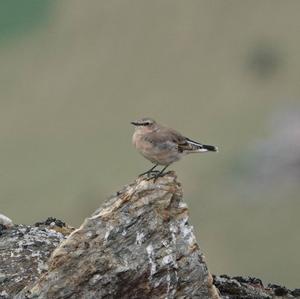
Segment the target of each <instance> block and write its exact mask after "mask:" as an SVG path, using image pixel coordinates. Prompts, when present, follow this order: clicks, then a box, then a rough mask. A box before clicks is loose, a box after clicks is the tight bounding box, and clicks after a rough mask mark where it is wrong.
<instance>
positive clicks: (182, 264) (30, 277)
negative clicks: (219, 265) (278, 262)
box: [0, 172, 300, 299]
mask: <svg viewBox="0 0 300 299" xmlns="http://www.w3.org/2000/svg"><path fill="white" fill-rule="evenodd" d="M0 229H1V230H0V261H1V263H0V298H16V299H25V298H27V299H29V298H55V299H60V298H78V299H79V298H80V299H85V298H86V299H89V298H91V299H92V298H125V299H126V298H130V299H131V298H133V299H134V298H139V299H143V298H170V299H171V298H200V299H206V298H207V299H208V298H209V299H217V298H226V299H246V298H247V299H267V298H278V296H280V297H279V298H282V299H283V298H286V299H287V298H299V297H300V296H299V295H300V294H299V293H300V292H299V290H294V291H290V290H287V289H286V288H284V287H280V286H276V285H268V286H267V287H264V286H263V284H262V282H261V281H260V280H259V279H253V278H243V277H234V278H230V277H228V276H226V275H223V276H214V277H212V276H211V275H210V273H209V271H208V268H207V265H206V263H205V260H204V256H203V253H202V252H201V250H200V248H199V246H198V244H197V242H196V239H195V236H194V232H193V227H192V226H191V225H190V224H189V222H188V209H187V206H186V204H185V203H184V202H183V199H182V189H181V186H180V184H179V183H178V182H177V180H176V176H175V174H174V173H173V172H171V173H168V174H166V175H165V176H163V177H160V178H158V179H157V180H156V181H155V182H154V181H153V180H148V179H147V178H146V177H142V178H138V179H137V180H136V181H135V182H134V183H132V184H130V185H127V186H125V187H124V188H123V189H122V190H121V191H119V192H117V193H116V194H115V195H114V196H112V197H111V198H110V199H108V200H107V201H106V202H105V203H104V204H103V206H102V207H101V208H100V209H99V210H97V211H96V212H95V213H94V214H93V215H92V216H91V217H89V218H87V219H86V220H85V221H84V223H83V224H82V225H81V227H80V228H78V229H77V230H73V229H72V228H70V227H67V226H66V225H65V224H64V223H63V222H62V221H59V220H57V219H55V218H48V219H47V220H46V221H45V222H39V223H36V224H35V226H25V225H14V226H12V227H11V226H4V225H2V226H1V227H0ZM51 253H52V254H51ZM50 255H51V256H50ZM49 256H50V258H49ZM216 287H217V288H218V289H217V288H216ZM298 296H299V297H298Z"/></svg>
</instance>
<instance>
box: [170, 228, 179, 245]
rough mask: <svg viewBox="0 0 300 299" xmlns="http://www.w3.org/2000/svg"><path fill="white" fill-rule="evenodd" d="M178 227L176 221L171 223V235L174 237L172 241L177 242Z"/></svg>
mask: <svg viewBox="0 0 300 299" xmlns="http://www.w3.org/2000/svg"><path fill="white" fill-rule="evenodd" d="M177 231H178V229H177V226H176V225H175V224H174V223H171V225H170V232H171V237H172V243H173V244H176V233H177Z"/></svg>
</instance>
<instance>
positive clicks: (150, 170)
mask: <svg viewBox="0 0 300 299" xmlns="http://www.w3.org/2000/svg"><path fill="white" fill-rule="evenodd" d="M157 166H158V164H155V165H154V166H153V167H152V168H151V169H149V170H148V171H146V172H143V173H141V174H140V175H139V176H142V175H145V174H148V173H150V172H152V171H153V170H154V169H155V168H156V167H157Z"/></svg>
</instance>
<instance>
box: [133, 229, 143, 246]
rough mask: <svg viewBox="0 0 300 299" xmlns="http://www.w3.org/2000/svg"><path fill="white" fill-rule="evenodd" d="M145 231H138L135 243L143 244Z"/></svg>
mask: <svg viewBox="0 0 300 299" xmlns="http://www.w3.org/2000/svg"><path fill="white" fill-rule="evenodd" d="M144 237H145V235H144V233H143V232H141V233H140V232H137V233H136V240H135V243H136V244H138V245H141V244H142V243H143V241H144Z"/></svg>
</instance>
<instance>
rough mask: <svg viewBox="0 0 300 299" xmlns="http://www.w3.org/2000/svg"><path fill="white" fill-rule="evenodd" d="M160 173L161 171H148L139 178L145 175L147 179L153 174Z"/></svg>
mask: <svg viewBox="0 0 300 299" xmlns="http://www.w3.org/2000/svg"><path fill="white" fill-rule="evenodd" d="M159 172H160V171H159V170H151V171H146V172H143V173H141V174H139V177H142V176H144V175H147V177H148V178H149V176H150V175H151V174H153V173H159Z"/></svg>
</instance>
